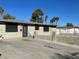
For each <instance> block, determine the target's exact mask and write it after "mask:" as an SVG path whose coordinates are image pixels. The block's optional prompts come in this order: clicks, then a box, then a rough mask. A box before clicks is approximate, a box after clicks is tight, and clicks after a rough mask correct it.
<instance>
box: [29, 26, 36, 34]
mask: <svg viewBox="0 0 79 59" xmlns="http://www.w3.org/2000/svg"><path fill="white" fill-rule="evenodd" d="M34 31H35V26H28V36H29V35H30V36H33V34H34Z"/></svg>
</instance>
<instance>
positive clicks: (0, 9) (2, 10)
mask: <svg viewBox="0 0 79 59" xmlns="http://www.w3.org/2000/svg"><path fill="white" fill-rule="evenodd" d="M3 13H4V9H3V8H2V7H0V14H1V15H2V14H3Z"/></svg>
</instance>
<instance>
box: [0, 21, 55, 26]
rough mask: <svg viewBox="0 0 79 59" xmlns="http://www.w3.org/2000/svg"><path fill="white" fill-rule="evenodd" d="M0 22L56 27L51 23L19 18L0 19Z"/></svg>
mask: <svg viewBox="0 0 79 59" xmlns="http://www.w3.org/2000/svg"><path fill="white" fill-rule="evenodd" d="M0 23H2V24H4V23H16V24H21V25H31V26H33V25H39V26H49V27H56V25H52V24H43V23H33V22H24V21H21V20H0Z"/></svg>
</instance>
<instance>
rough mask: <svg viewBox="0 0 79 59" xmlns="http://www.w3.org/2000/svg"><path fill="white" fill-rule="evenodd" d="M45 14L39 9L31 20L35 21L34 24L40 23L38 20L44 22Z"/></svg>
mask: <svg viewBox="0 0 79 59" xmlns="http://www.w3.org/2000/svg"><path fill="white" fill-rule="evenodd" d="M43 14H44V13H43V11H42V10H41V9H37V10H35V11H34V12H33V13H32V19H31V20H32V21H34V22H38V21H37V20H39V21H41V20H43V19H42V16H43ZM38 23H39V22H38Z"/></svg>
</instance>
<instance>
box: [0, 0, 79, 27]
mask: <svg viewBox="0 0 79 59" xmlns="http://www.w3.org/2000/svg"><path fill="white" fill-rule="evenodd" d="M0 6H1V7H3V8H4V9H5V12H7V13H10V14H12V15H13V16H16V18H17V19H18V20H24V21H29V19H30V18H31V15H32V12H33V11H34V10H36V9H38V8H40V9H42V10H43V11H44V14H45V15H48V17H49V18H48V23H49V20H50V19H51V18H52V17H54V16H59V17H60V21H59V22H58V25H60V26H64V25H65V24H66V23H67V22H71V23H73V24H74V25H75V26H79V0H0Z"/></svg>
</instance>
